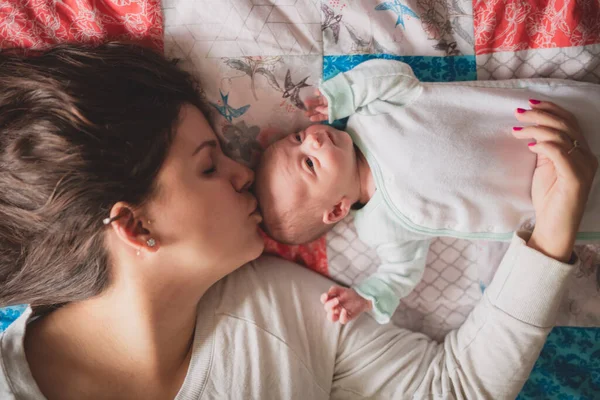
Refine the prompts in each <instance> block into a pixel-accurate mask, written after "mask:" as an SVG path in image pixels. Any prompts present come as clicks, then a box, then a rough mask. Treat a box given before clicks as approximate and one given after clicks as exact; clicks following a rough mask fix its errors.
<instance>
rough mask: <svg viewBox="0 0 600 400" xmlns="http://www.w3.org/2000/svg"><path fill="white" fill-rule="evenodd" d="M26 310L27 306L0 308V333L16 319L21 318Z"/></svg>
mask: <svg viewBox="0 0 600 400" xmlns="http://www.w3.org/2000/svg"><path fill="white" fill-rule="evenodd" d="M26 308H27V306H26V305H20V306H11V307H4V308H0V332H2V331H4V330H5V329H6V328H8V326H9V325H10V324H11V323H12V322H13V321H14V320H15V319H17V318H19V315H21V314H22V313H23V311H25V309H26Z"/></svg>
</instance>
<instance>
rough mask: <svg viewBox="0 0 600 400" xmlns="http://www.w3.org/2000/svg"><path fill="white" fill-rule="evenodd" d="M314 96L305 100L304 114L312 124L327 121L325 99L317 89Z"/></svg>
mask: <svg viewBox="0 0 600 400" xmlns="http://www.w3.org/2000/svg"><path fill="white" fill-rule="evenodd" d="M315 96H316V97H313V98H311V99H308V100H306V102H305V103H306V108H307V109H308V111H306V112H305V113H304V114H305V115H306V116H307V117H308V118H309V119H310V120H311V121H312V122H321V121H327V120H329V107H328V106H329V104H327V98H326V97H325V96H323V94H322V93H321V91H320V90H319V89H316V91H315Z"/></svg>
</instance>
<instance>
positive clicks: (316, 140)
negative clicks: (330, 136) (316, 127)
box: [305, 132, 323, 149]
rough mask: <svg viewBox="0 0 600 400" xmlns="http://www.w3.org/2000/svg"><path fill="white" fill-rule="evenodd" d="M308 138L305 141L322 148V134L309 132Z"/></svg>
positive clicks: (314, 146) (316, 147)
mask: <svg viewBox="0 0 600 400" xmlns="http://www.w3.org/2000/svg"><path fill="white" fill-rule="evenodd" d="M306 139H308V140H306ZM306 139H305V141H308V144H309V145H310V146H311V147H312V148H314V149H320V148H321V145H322V144H323V141H322V140H321V137H320V135H319V134H318V133H315V132H313V133H310V134H308V135H307V138H306Z"/></svg>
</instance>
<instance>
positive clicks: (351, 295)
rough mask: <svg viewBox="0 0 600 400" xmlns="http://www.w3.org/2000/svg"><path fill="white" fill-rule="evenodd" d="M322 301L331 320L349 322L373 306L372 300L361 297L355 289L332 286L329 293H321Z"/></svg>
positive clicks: (342, 322)
mask: <svg viewBox="0 0 600 400" xmlns="http://www.w3.org/2000/svg"><path fill="white" fill-rule="evenodd" d="M321 303H323V304H324V306H323V307H324V308H325V311H326V312H327V319H328V320H330V321H331V322H337V321H340V323H341V324H342V325H344V324H347V323H348V322H350V321H352V320H353V319H355V318H356V317H358V316H359V315H360V314H361V313H363V312H365V311H369V310H370V309H371V308H373V305H372V304H371V301H370V300H367V299H365V298H364V297H361V296H360V295H359V294H358V293H356V292H355V291H354V289H348V288H343V287H340V286H332V287H330V288H329V291H328V292H327V293H323V294H322V295H321Z"/></svg>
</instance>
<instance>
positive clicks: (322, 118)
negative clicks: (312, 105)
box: [309, 114, 329, 122]
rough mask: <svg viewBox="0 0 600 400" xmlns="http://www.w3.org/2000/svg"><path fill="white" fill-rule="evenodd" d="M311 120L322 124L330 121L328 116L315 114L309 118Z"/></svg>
mask: <svg viewBox="0 0 600 400" xmlns="http://www.w3.org/2000/svg"><path fill="white" fill-rule="evenodd" d="M309 119H310V120H311V121H312V122H321V121H328V120H329V118H328V117H327V115H323V114H314V115H311V116H310V117H309Z"/></svg>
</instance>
